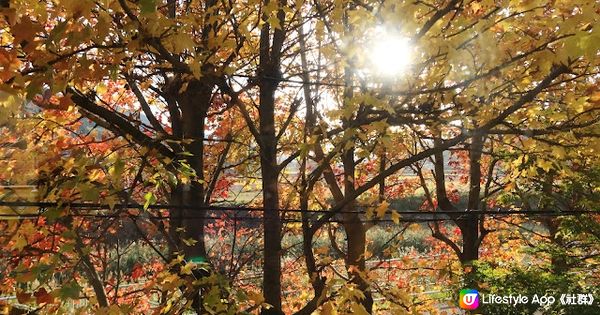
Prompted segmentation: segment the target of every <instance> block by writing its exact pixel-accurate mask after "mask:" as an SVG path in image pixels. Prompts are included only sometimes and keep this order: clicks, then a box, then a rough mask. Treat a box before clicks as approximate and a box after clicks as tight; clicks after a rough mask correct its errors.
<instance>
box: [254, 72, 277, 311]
mask: <svg viewBox="0 0 600 315" xmlns="http://www.w3.org/2000/svg"><path fill="white" fill-rule="evenodd" d="M276 69H277V68H276V67H274V66H272V65H270V66H269V67H267V68H266V69H265V70H266V71H265V73H267V75H273V72H277V70H276ZM276 88H277V82H274V81H271V80H263V81H262V82H261V84H260V105H259V115H260V126H259V133H260V139H258V140H259V142H260V146H261V147H260V149H261V152H260V166H261V172H262V190H263V207H264V213H263V224H264V260H263V273H264V278H263V292H264V296H265V302H267V303H268V304H270V305H272V306H273V308H270V309H264V310H263V314H282V312H281V218H280V216H279V188H278V185H277V184H278V180H279V166H278V164H277V136H276V133H275V90H276Z"/></svg>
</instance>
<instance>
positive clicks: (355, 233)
mask: <svg viewBox="0 0 600 315" xmlns="http://www.w3.org/2000/svg"><path fill="white" fill-rule="evenodd" d="M342 162H343V164H344V193H345V195H352V194H354V189H355V187H354V181H355V178H354V177H355V176H354V172H355V168H356V165H355V164H356V162H355V161H354V149H353V148H350V149H348V150H347V151H346V152H344V153H343V156H342ZM344 211H345V213H344V215H343V218H344V230H345V231H346V240H347V244H348V248H347V253H346V266H347V269H348V273H349V275H350V277H351V280H350V281H351V283H353V284H355V285H356V286H357V288H358V289H359V290H361V291H362V292H363V294H364V295H365V299H364V300H363V301H362V304H363V306H364V308H365V309H366V310H367V312H369V313H371V311H372V309H373V296H372V294H371V288H370V286H369V284H368V282H367V281H366V280H365V279H364V278H363V275H364V273H365V271H366V264H365V251H366V246H367V238H366V229H365V226H364V224H363V222H362V221H361V219H360V217H359V215H358V213H355V212H356V203H355V202H354V201H353V202H351V203H349V204H348V205H347V206H346V207H344Z"/></svg>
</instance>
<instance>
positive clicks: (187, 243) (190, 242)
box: [182, 238, 198, 246]
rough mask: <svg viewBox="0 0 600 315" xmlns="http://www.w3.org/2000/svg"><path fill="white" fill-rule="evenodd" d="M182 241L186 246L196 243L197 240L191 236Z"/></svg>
mask: <svg viewBox="0 0 600 315" xmlns="http://www.w3.org/2000/svg"><path fill="white" fill-rule="evenodd" d="M182 241H183V243H184V244H185V245H187V246H194V244H196V243H198V241H197V240H195V239H193V238H188V239H183V240H182Z"/></svg>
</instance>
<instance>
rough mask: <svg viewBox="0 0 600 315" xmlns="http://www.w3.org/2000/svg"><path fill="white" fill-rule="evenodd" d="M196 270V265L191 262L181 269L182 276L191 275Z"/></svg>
mask: <svg viewBox="0 0 600 315" xmlns="http://www.w3.org/2000/svg"><path fill="white" fill-rule="evenodd" d="M194 268H196V264H195V263H193V262H189V263H187V264H185V266H183V267H181V274H182V275H191V274H192V270H194Z"/></svg>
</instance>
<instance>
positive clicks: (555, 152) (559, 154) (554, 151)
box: [552, 147, 567, 159]
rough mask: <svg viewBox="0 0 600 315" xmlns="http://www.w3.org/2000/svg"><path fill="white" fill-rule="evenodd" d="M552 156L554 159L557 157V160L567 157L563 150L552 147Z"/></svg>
mask: <svg viewBox="0 0 600 315" xmlns="http://www.w3.org/2000/svg"><path fill="white" fill-rule="evenodd" d="M552 155H554V156H555V157H557V158H559V159H564V158H565V156H566V155H567V152H566V151H565V148H563V147H552Z"/></svg>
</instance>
